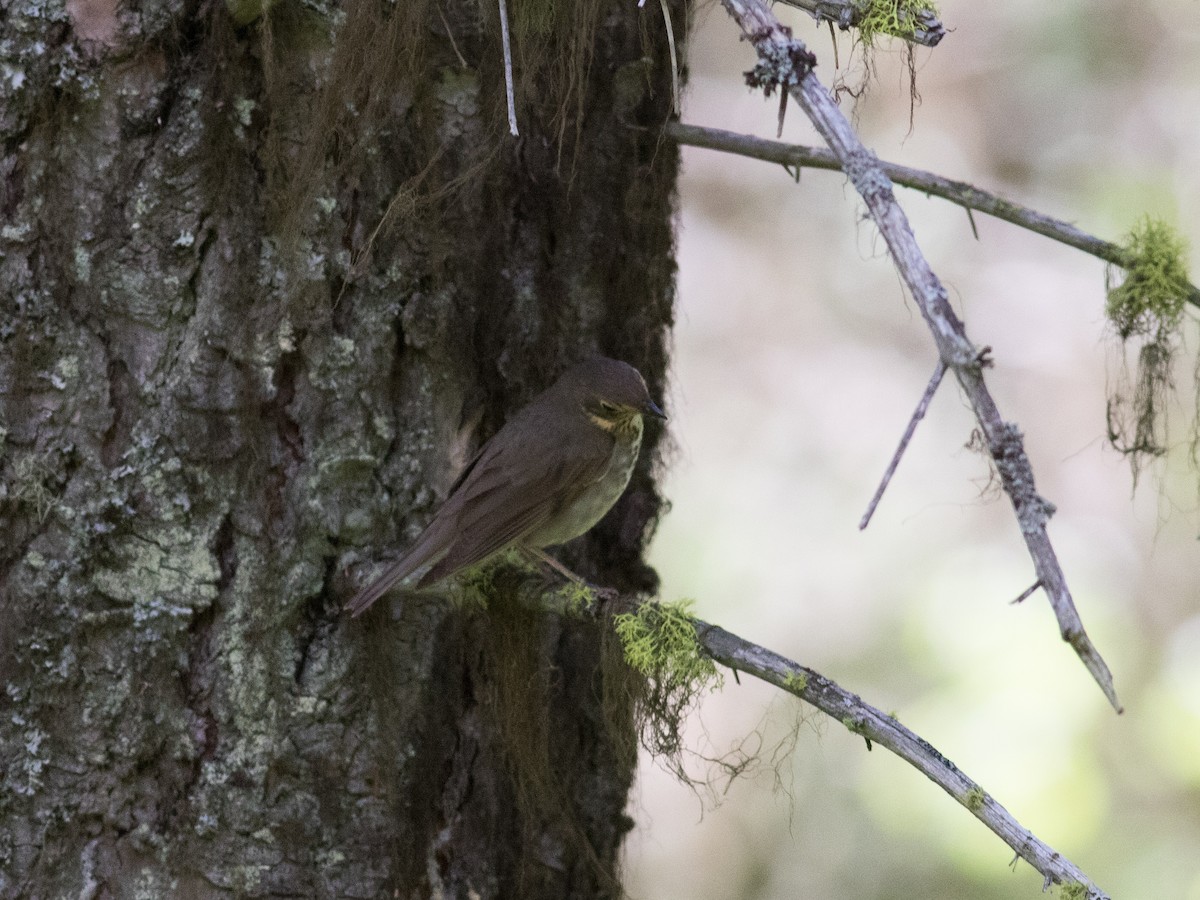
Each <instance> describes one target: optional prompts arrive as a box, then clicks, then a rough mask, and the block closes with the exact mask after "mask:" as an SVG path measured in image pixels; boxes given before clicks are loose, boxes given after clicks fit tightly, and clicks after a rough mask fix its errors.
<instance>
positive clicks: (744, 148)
mask: <svg viewBox="0 0 1200 900" xmlns="http://www.w3.org/2000/svg"><path fill="white" fill-rule="evenodd" d="M665 130H666V134H667V137H669V138H671V139H672V140H674V141H676V142H677V143H680V144H687V145H689V146H692V147H703V148H705V149H707V150H720V151H722V152H724V153H736V154H737V155H739V156H748V157H750V158H752V159H761V160H763V161H764V162H773V163H780V164H781V165H784V166H794V167H796V168H797V169H799V168H801V167H807V168H810V169H829V170H831V171H841V169H842V164H841V162H840V161H839V160H838V158H837V157H836V156H835V155H834V154H833V153H832V152H831V151H829V150H826V149H824V148H823V147H805V146H803V145H800V144H786V143H781V142H780V141H771V140H767V139H766V138H759V137H752V136H750V135H745V134H738V133H736V132H733V131H722V130H721V129H719V128H702V127H700V126H698V125H684V124H683V123H682V122H668V123H667V125H666V129H665ZM877 164H878V166H879V168H880V169H882V170H883V172H884V173H885V174H886V175H887V176H888V178H890V179H891V180H892V181H894V182H895V183H896V184H900V185H903V186H904V187H908V188H912V189H913V190H918V191H921V192H922V193H924V194H926V195H930V196H934V197H941V198H943V199H945V200H951V201H953V202H954V203H957V204H959V205H961V206H963V207H965V208H966V209H967V211H968V215H970V211H971V210H973V209H974V210H978V211H979V212H982V213H987V214H988V215H989V216H994V217H995V218H997V219H1003V220H1004V221H1006V222H1011V223H1012V224H1014V225H1019V226H1020V227H1022V228H1025V229H1027V230H1029V231H1032V232H1034V233H1035V234H1040V235H1042V236H1043V237H1048V238H1050V239H1051V240H1055V241H1058V242H1060V243H1063V244H1066V245H1067V246H1068V247H1074V248H1075V249H1076V250H1082V251H1083V252H1084V253H1088V254H1090V255H1092V256H1094V257H1096V258H1097V259H1102V260H1104V261H1105V262H1107V263H1111V264H1112V265H1115V266H1120V267H1122V268H1123V267H1124V266H1125V265H1126V264H1127V263H1128V259H1127V258H1126V257H1125V253H1124V251H1123V250H1122V249H1121V248H1120V247H1119V246H1118V245H1116V244H1113V243H1109V242H1108V241H1103V240H1101V239H1100V238H1098V237H1095V236H1093V235H1090V234H1088V233H1087V232H1086V231H1081V230H1080V229H1078V228H1076V227H1075V226H1074V225H1072V224H1071V223H1069V222H1064V221H1062V220H1061V219H1055V218H1053V217H1051V216H1046V215H1043V214H1042V213H1039V212H1038V211H1037V210H1033V209H1030V208H1029V207H1027V206H1021V205H1020V204H1019V203H1013V202H1011V201H1009V200H1005V199H1004V198H1003V197H1000V196H999V195H997V194H992V193H989V192H988V191H983V190H980V189H979V188H977V187H975V186H974V185H971V184H967V183H966V182H965V181H953V180H951V179H949V178H943V177H941V176H940V175H934V174H933V173H932V172H925V171H922V170H921V169H912V168H909V167H908V166H901V165H897V164H896V163H891V162H886V161H884V160H877ZM974 224H975V223H974V220H973V219H972V221H971V225H972V231H974ZM976 238H978V233H977V232H976ZM1188 301H1189V302H1190V303H1192V304H1193V305H1194V306H1200V288H1197V287H1196V286H1195V285H1189V286H1188Z"/></svg>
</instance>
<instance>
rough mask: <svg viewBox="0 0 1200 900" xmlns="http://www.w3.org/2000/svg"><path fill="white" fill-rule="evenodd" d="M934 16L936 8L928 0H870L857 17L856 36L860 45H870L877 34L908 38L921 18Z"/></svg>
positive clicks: (877, 36) (936, 13)
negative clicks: (860, 42)
mask: <svg viewBox="0 0 1200 900" xmlns="http://www.w3.org/2000/svg"><path fill="white" fill-rule="evenodd" d="M937 16H938V8H937V5H936V4H934V3H930V2H928V0H870V2H868V3H867V4H866V5H865V6H864V7H863V10H862V14H861V17H860V18H859V20H858V36H859V40H860V41H862V44H863V46H864V47H874V46H875V41H876V40H877V39H878V38H879V37H880V36H881V35H883V36H886V37H898V38H903V39H905V40H908V39H910V38H912V37H913V36H914V35H915V34H916V32H917V26H918V25H919V24H920V23H921V22H922V21H924V20H927V19H934V18H937Z"/></svg>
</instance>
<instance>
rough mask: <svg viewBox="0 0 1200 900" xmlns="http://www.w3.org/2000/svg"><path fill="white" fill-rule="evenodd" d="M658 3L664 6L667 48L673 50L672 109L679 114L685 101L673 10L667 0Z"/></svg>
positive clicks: (643, 0)
mask: <svg viewBox="0 0 1200 900" xmlns="http://www.w3.org/2000/svg"><path fill="white" fill-rule="evenodd" d="M644 2H645V0H642V3H644ZM641 5H642V4H641V3H639V4H638V6H641ZM658 5H659V6H660V7H662V14H663V22H665V23H666V26H667V49H668V50H670V51H671V109H672V110H673V111H674V113H675V115H677V116H678V115H679V114H680V111H681V109H682V108H683V107H682V104H683V101H682V99H681V98H680V96H679V95H680V89H679V57H678V56H677V55H676V53H675V26H673V25H672V24H671V10H670V9H669V8H668V7H667V0H658Z"/></svg>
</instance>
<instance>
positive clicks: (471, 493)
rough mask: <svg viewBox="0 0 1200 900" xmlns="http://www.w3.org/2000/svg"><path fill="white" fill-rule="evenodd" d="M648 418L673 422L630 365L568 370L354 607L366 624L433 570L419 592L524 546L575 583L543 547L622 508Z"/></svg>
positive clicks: (492, 445)
mask: <svg viewBox="0 0 1200 900" xmlns="http://www.w3.org/2000/svg"><path fill="white" fill-rule="evenodd" d="M647 414H648V415H652V416H657V417H658V418H662V419H665V418H666V416H665V415H664V414H663V411H662V410H661V409H660V408H659V407H658V405H657V404H655V402H654V401H653V400H651V399H650V393H649V391H648V390H647V389H646V382H645V381H644V380H643V379H642V376H641V374H640V373H639V372H638V370H637V369H635V368H634V367H633V366H631V365H629V364H628V363H623V362H618V361H617V360H615V359H608V358H606V357H602V356H598V357H593V358H591V359H588V360H585V361H584V362H581V363H578V364H576V365H575V366H573V367H572V368H570V369H568V370H567V371H566V372H564V373H563V375H562V376H561V377H560V378H559V379H558V381H556V382H555V383H554V384H553V385H552V386H551V387H550V388H548V389H547V390H545V391H543V392H542V393H541V394H539V395H538V396H537V397H535V398H534V399H533V400H532V401H531V402H530V403H529V405H528V406H525V407H524V408H522V409H521V410H520V411H519V412H517V413H516V415H514V416H513V417H512V418H511V419H509V420H508V422H507V423H505V425H504V427H503V428H501V429H500V430H499V431H498V432H496V434H495V435H494V436H493V437H492V438H491V440H489V441H487V443H485V444H484V445H483V446H482V447H481V448H480V449H479V452H478V453H476V454H475V456H474V458H473V459H472V460H471V461H470V462H469V463H468V464H467V467H466V468H465V469H464V470H463V472H462V474H461V475H459V476H458V479H457V480H456V481H455V482H454V484H453V485H452V486H451V488H450V492H449V494H448V495H447V497H446V501H445V502H444V503H443V504H442V505H441V507H439V509H438V511H437V512H436V513H435V514H434V516H433V519H432V521H430V523H429V525H428V526H427V527H426V528H425V530H424V531H423V532H421V534H420V535H419V536H418V537H417V539H416V542H415V543H414V544H413V545H412V547H410V548H409V549H408V551H407V552H406V553H405V554H404V555H403V556H401V557H400V559H398V560H397V561H396V562H394V563H392V564H391V565H390V566H388V568H387V569H386V570H385V571H384V572H383V574H381V575H380V576H379V577H378V578H377V579H376V580H375V581H373V582H371V583H370V584H369V585H367V586H366V587H365V588H363V589H362V590H360V591H359V592H358V593H357V594H356V595H355V596H354V598H353V599H352V600H351V601H350V602H349V603H348V604H346V608H347V609H348V610H350V612H351V614H352V615H354V616H358V615H361V614H362V613H363V612H364V611H365V610H366V609H367V608H368V607H370V606H371V604H372V603H374V602H375V601H376V600H378V599H379V598H380V597H382V596H383V595H384V594H386V593H387V592H388V591H389V590H391V588H392V587H393V586H395V585H396V584H398V583H399V582H401V581H403V580H404V579H406V578H408V577H409V576H411V575H413V574H414V573H416V572H417V571H419V570H420V569H421V568H423V567H424V566H427V565H428V566H430V568H429V569H428V570H427V571H426V572H425V573H424V574H423V575H422V576H421V578H420V580H419V581H418V582H417V584H416V587H418V588H422V587H427V586H428V585H431V584H434V583H436V582H438V581H441V580H442V579H444V578H447V577H448V576H450V575H453V574H454V573H456V572H460V571H462V570H463V569H466V568H468V567H470V566H474V565H477V564H479V563H482V562H484V561H485V560H487V559H489V558H490V557H492V556H495V555H496V554H498V553H501V552H503V551H505V550H508V549H510V548H514V547H515V548H517V549H519V550H522V551H524V552H526V553H527V554H529V555H532V556H535V557H538V558H540V559H543V560H545V561H546V562H548V563H550V564H551V565H553V566H555V568H558V569H559V570H560V571H563V572H565V573H566V574H568V575H570V574H571V573H570V572H568V571H567V570H566V569H565V568H564V567H562V566H560V565H558V563H557V561H555V560H554V559H553V558H552V557H549V556H547V555H546V554H544V553H543V552H542V548H544V547H552V546H555V545H557V544H564V543H566V542H567V541H569V540H571V539H572V538H576V537H579V535H581V534H583V533H584V532H585V531H587V530H588V529H590V528H591V527H592V526H593V525H595V524H596V523H597V522H599V521H600V519H601V518H602V517H603V516H604V514H605V513H606V512H608V511H609V509H611V508H612V505H613V504H614V503H616V502H617V498H618V497H620V496H621V494H622V492H624V490H625V487H626V485H628V484H629V476H630V475H632V474H633V466H634V463H635V462H637V456H638V450H639V449H641V445H642V428H643V419H642V417H643V416H644V415H647ZM572 577H574V576H572Z"/></svg>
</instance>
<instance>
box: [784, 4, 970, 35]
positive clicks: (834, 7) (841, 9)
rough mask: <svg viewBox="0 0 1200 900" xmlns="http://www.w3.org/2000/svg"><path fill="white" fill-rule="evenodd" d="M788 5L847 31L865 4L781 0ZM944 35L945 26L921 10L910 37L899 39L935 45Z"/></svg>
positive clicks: (859, 19) (859, 18) (858, 17)
mask: <svg viewBox="0 0 1200 900" xmlns="http://www.w3.org/2000/svg"><path fill="white" fill-rule="evenodd" d="M783 2H784V3H786V4H787V5H788V6H794V7H796V8H797V9H802V10H804V11H805V12H806V13H808V14H809V15H810V16H812V17H813V18H814V19H816V20H817V21H818V22H819V21H821V20H822V19H824V20H825V21H826V22H829V24H830V27H832V26H833V25H834V24H835V23H836V24H837V26H838V27H839V28H840V29H842V31H848V30H850V29H851V28H853V27H855V26H856V25H858V23H859V22H860V21H861V20H862V11H863V9H864V8H866V6H867V4H865V3H859V2H855V0H783ZM945 36H946V28H945V26H944V25H942V23H941V20H940V19H938V17H937V16H935V15H934V14H933V13H932V12H922V13H919V14H918V15H917V19H916V21H915V22H914V23H913V34H912V37H901V40H906V41H909V42H910V43H913V44H923V45H924V46H926V47H936V46H937V45H938V42H939V41H941V39H942V38H944V37H945Z"/></svg>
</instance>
